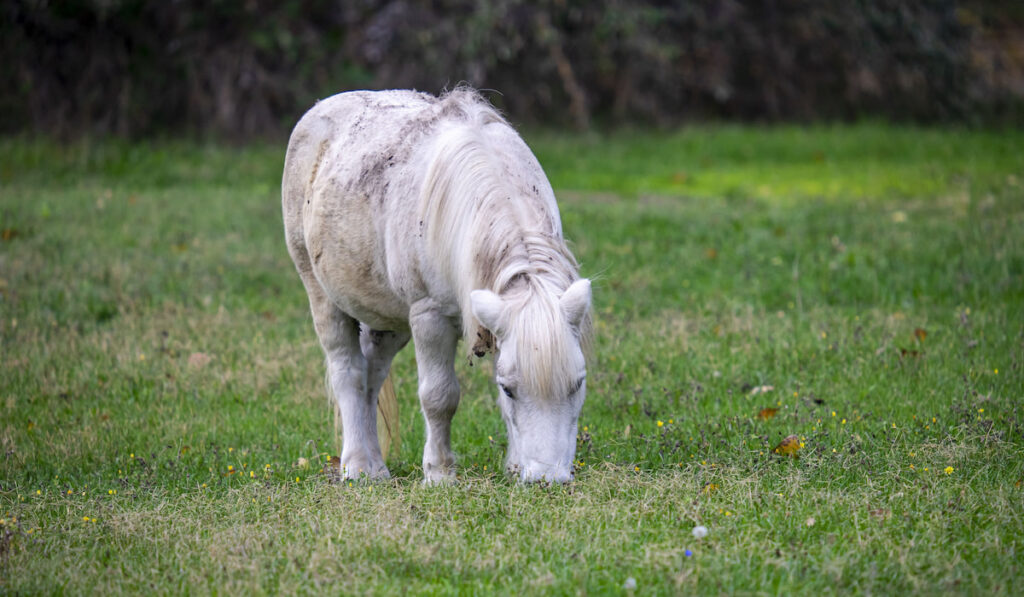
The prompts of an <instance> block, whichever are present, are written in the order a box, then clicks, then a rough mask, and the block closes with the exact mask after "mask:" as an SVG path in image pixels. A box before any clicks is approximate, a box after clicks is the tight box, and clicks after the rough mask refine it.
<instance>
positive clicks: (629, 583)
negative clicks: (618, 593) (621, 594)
mask: <svg viewBox="0 0 1024 597" xmlns="http://www.w3.org/2000/svg"><path fill="white" fill-rule="evenodd" d="M622 588H623V589H626V590H627V591H632V590H634V589H636V579H635V578H633V577H632V576H630V577H629V578H627V579H626V582H624V583H622Z"/></svg>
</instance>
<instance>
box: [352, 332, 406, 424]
mask: <svg viewBox="0 0 1024 597" xmlns="http://www.w3.org/2000/svg"><path fill="white" fill-rule="evenodd" d="M409 337H410V334H409V332H381V331H378V330H372V329H370V328H369V326H366V325H364V326H362V333H361V334H360V335H359V343H360V345H361V346H362V350H363V356H364V357H366V395H367V399H370V398H372V399H373V400H374V404H376V400H377V397H378V396H379V395H380V388H381V386H382V385H384V380H385V379H387V377H388V372H389V371H391V361H392V359H394V358H395V355H396V354H398V351H399V350H402V347H404V346H405V345H406V344H407V343H408V342H409ZM395 422H396V423H397V421H395Z"/></svg>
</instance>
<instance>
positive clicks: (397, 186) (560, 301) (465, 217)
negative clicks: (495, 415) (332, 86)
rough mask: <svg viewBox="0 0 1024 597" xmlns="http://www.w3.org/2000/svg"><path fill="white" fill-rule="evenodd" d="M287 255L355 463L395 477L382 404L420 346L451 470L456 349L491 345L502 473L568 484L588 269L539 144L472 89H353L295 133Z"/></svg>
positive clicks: (425, 385) (431, 428)
mask: <svg viewBox="0 0 1024 597" xmlns="http://www.w3.org/2000/svg"><path fill="white" fill-rule="evenodd" d="M281 186H282V189H281V195H282V204H283V210H284V229H285V238H286V241H287V244H288V252H289V254H290V255H291V257H292V260H293V261H294V262H295V267H296V268H297V269H298V271H299V276H300V277H301V278H302V282H303V284H304V285H305V287H306V293H307V294H308V295H309V304H310V308H311V310H312V313H313V326H314V327H315V329H316V333H317V336H318V337H319V339H320V344H321V345H322V347H323V350H324V353H325V355H326V357H327V368H328V379H329V384H330V388H331V391H332V392H333V397H334V399H335V400H336V401H337V407H338V411H339V412H340V414H341V423H342V453H341V467H342V475H343V476H344V477H346V478H354V477H359V476H360V475H367V476H369V477H371V478H383V477H387V476H388V475H389V473H388V469H387V467H386V466H385V464H384V458H383V457H382V455H381V449H380V445H379V440H378V436H377V427H376V420H377V419H376V416H377V400H378V393H379V392H380V389H381V386H382V384H383V383H384V381H385V379H386V378H387V376H388V371H389V369H390V367H391V360H392V358H393V357H394V356H395V354H396V353H397V352H398V351H399V350H400V349H401V348H402V347H403V346H405V344H406V343H407V342H408V341H409V339H410V337H411V338H412V340H413V345H414V347H415V351H416V366H417V372H418V377H419V398H420V405H421V407H422V410H423V417H424V419H425V420H426V445H425V446H424V449H423V475H424V481H425V482H427V483H435V482H446V481H452V480H454V479H455V459H454V456H453V454H452V450H451V439H450V428H451V420H452V416H453V415H454V414H455V409H456V407H457V406H458V402H459V382H458V380H457V379H456V377H455V368H454V363H455V358H456V344H457V343H458V340H459V337H460V336H462V337H463V338H464V339H465V344H466V346H467V348H470V347H472V348H470V350H471V351H472V352H473V353H475V354H476V356H478V357H480V356H483V355H484V353H485V352H492V351H493V353H494V360H495V363H494V374H495V375H494V379H495V382H496V383H497V386H498V390H499V391H498V403H499V405H500V407H501V412H502V417H503V418H504V420H505V424H506V426H507V429H508V457H507V461H506V468H507V470H509V471H510V472H512V473H513V474H516V475H518V476H519V478H520V479H521V480H523V481H541V480H547V481H554V482H564V481H568V480H570V479H571V478H572V475H573V473H572V471H573V457H574V456H575V453H576V423H577V419H578V418H579V413H580V408H581V407H582V406H583V400H584V396H585V394H586V361H585V358H584V353H585V351H586V346H587V343H588V339H589V336H590V330H591V325H590V294H591V293H590V281H589V280H586V279H581V278H580V277H579V274H578V265H577V263H576V260H575V259H574V258H573V256H572V254H571V253H570V252H569V250H568V248H567V247H566V244H565V241H564V239H563V238H562V225H561V220H560V219H559V214H558V207H557V205H556V203H555V197H554V193H553V192H552V190H551V185H550V184H549V183H548V181H547V178H546V177H545V176H544V172H543V170H542V169H541V166H540V164H539V163H538V162H537V159H536V158H535V157H534V156H533V153H532V152H531V151H530V149H529V148H528V147H527V146H526V143H524V142H523V140H522V138H520V137H519V135H518V134H517V133H516V132H515V130H514V129H513V128H512V127H511V125H509V123H508V122H506V121H505V119H504V118H502V117H501V116H500V115H499V114H498V112H497V111H496V110H495V109H494V108H493V107H491V105H490V104H489V103H487V101H486V100H484V99H482V98H481V97H480V95H479V94H477V93H476V92H475V91H473V90H471V89H466V88H459V89H456V90H454V91H451V92H449V93H447V94H445V95H443V96H442V97H434V96H432V95H428V94H424V93H417V92H413V91H379V92H371V91H354V92H349V93H341V94H338V95H335V96H333V97H330V98H328V99H325V100H323V101H320V102H318V103H317V104H316V105H315V106H314V107H313V108H312V109H310V111H309V112H307V113H306V114H305V116H303V117H302V119H301V120H300V121H299V123H298V124H297V125H296V127H295V130H294V131H293V132H292V135H291V139H290V140H289V142H288V153H287V156H286V157H285V167H284V177H283V181H282V185H281Z"/></svg>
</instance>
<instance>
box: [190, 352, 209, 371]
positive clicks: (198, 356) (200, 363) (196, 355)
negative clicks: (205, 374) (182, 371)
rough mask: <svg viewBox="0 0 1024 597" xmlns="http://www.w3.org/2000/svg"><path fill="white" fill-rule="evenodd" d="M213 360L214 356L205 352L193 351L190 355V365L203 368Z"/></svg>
mask: <svg viewBox="0 0 1024 597" xmlns="http://www.w3.org/2000/svg"><path fill="white" fill-rule="evenodd" d="M212 360H213V357H211V356H210V355H208V354H206V353H204V352H193V353H192V354H190V355H189V356H188V366H189V367H194V368H196V369H202V368H203V367H205V366H206V365H208V364H209V363H210V361H212Z"/></svg>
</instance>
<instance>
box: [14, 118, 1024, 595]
mask: <svg viewBox="0 0 1024 597" xmlns="http://www.w3.org/2000/svg"><path fill="white" fill-rule="evenodd" d="M527 140H528V141H529V142H530V143H531V145H532V146H533V147H534V148H535V150H536V152H537V155H538V157H539V158H540V160H541V162H542V164H544V166H545V168H546V169H547V171H548V174H549V177H550V178H551V180H552V183H553V185H554V186H555V188H556V191H557V192H558V195H559V198H560V201H561V207H562V215H563V221H564V227H565V232H566V235H567V236H568V237H569V238H570V239H572V240H573V241H574V247H575V252H576V255H577V257H578V258H579V260H580V261H581V263H582V265H583V270H584V274H586V275H589V276H592V277H594V278H595V294H594V301H595V304H594V307H595V311H596V320H597V343H596V351H595V352H596V354H595V357H594V361H593V363H592V364H591V366H590V376H589V379H588V384H587V385H588V397H587V403H586V405H585V406H584V409H583V414H582V417H581V420H580V430H581V432H580V438H579V444H578V451H577V458H578V460H579V462H578V466H577V469H578V470H577V474H576V481H575V482H573V483H572V484H569V485H566V486H555V487H541V486H520V485H516V484H515V483H513V482H511V481H510V480H508V479H507V478H506V477H505V476H504V475H503V474H502V473H501V466H502V458H503V454H504V444H505V430H504V425H503V423H502V422H501V418H500V415H499V412H498V410H497V406H496V404H495V403H494V395H495V394H496V390H495V389H494V388H493V387H491V385H490V382H489V381H488V370H489V363H488V362H484V363H482V366H477V367H473V368H470V367H468V366H466V365H465V363H462V364H461V365H460V377H461V379H462V380H463V384H462V385H463V390H464V394H463V402H462V404H461V406H460V410H459V412H458V414H457V415H456V419H455V424H454V428H453V446H454V448H455V451H456V453H457V455H458V458H459V480H460V482H459V483H458V484H457V485H455V486H452V487H424V486H423V485H422V484H421V482H420V481H421V479H422V475H421V472H420V471H419V464H418V463H419V461H420V458H421V449H422V438H423V423H422V420H421V418H420V415H419V412H418V404H417V401H416V390H415V364H414V363H413V359H412V351H411V350H410V349H406V351H404V352H403V353H402V354H400V355H399V357H398V359H397V360H396V364H395V368H394V375H395V380H396V387H397V391H398V398H399V402H400V404H401V406H402V413H401V418H402V420H403V443H402V446H401V449H400V450H399V451H398V453H396V454H392V455H391V457H390V458H389V466H390V468H391V471H392V474H393V475H394V476H395V478H394V479H393V480H392V481H390V482H387V483H377V484H359V483H355V484H352V485H347V484H346V485H340V486H339V485H332V484H331V483H329V481H328V479H327V478H326V476H325V475H323V474H322V473H320V472H319V471H320V467H321V464H322V463H323V462H324V460H325V459H326V458H328V457H329V456H330V455H331V454H332V453H334V450H335V447H334V445H335V444H334V438H333V436H332V425H331V417H330V411H329V410H328V408H327V402H326V399H325V395H324V388H323V357H322V355H321V352H320V348H319V345H318V344H317V341H316V337H315V335H314V333H313V330H312V325H311V321H310V317H309V314H308V305H307V302H306V297H305V294H304V292H303V290H302V286H301V284H300V282H299V279H298V276H297V275H296V273H295V271H294V269H293V267H292V264H291V262H290V260H289V259H288V256H287V253H286V251H285V248H284V242H283V237H282V227H281V217H280V198H279V181H280V169H281V162H282V158H283V151H284V145H283V143H282V144H279V145H274V146H258V147H249V148H244V149H232V148H225V147H210V146H205V145H197V144H190V143H184V142H161V143H157V144H133V145H129V144H125V143H120V142H113V141H111V142H102V143H77V144H70V145H62V144H57V143H53V142H36V141H27V140H0V230H2V240H0V342H2V345H0V357H2V363H0V413H2V417H0V419H2V422H0V446H2V448H3V458H2V460H0V517H2V520H0V593H5V594H33V593H69V594H83V593H95V594H109V593H151V592H156V593H163V594H180V593H199V594H204V593H210V592H215V591H216V592H218V593H228V594H250V593H255V594H266V593H279V592H285V593H315V594H340V593H356V594H404V593H412V594H421V593H432V594H450V593H451V594H487V593H491V592H496V593H500V594H510V593H518V594H524V593H525V594H534V593H542V594H543V593H550V594H572V593H593V594H629V593H635V594H637V595H640V594H672V593H708V594H720V593H741V594H789V593H799V594H807V593H818V592H826V593H828V592H843V593H846V592H862V593H884V594H905V593H917V594H936V593H947V592H952V593H964V594H985V595H988V594H1020V593H1021V592H1022V591H1024V570H1022V563H1024V486H1022V481H1024V371H1022V365H1024V354H1022V353H1024V133H1020V132H1013V133H1001V134H997V133H992V132H979V131H973V132H970V131H959V130H933V129H916V128H891V127H886V126H882V125H871V124H865V125H857V126H844V127H815V128H809V129H804V128H796V127H781V128H749V127H734V126H709V127H699V128H693V129H687V130H684V131H680V132H675V133H649V132H639V131H638V132H620V133H616V134H613V135H611V136H604V137H602V136H597V135H594V136H568V137H567V136H564V135H561V134H555V133H552V132H544V131H539V132H534V133H532V134H528V135H527ZM790 435H796V436H797V438H798V439H797V440H796V441H797V442H798V444H797V445H798V446H799V449H798V451H797V454H796V455H797V456H798V458H790V457H786V456H779V455H774V454H773V449H774V448H775V447H776V446H777V445H778V444H779V443H780V441H781V440H782V439H783V438H784V437H786V436H790ZM300 458H302V459H305V460H304V461H305V462H307V463H308V464H307V465H306V466H300V464H299V463H300ZM695 525H704V526H706V527H707V528H708V529H709V531H710V532H709V534H708V536H707V537H705V538H703V539H696V538H694V537H693V536H692V535H691V531H692V529H693V528H694V526H695ZM629 579H632V582H630V581H629ZM634 582H635V589H633V588H629V587H630V586H632V584H633V583H634ZM624 587H626V588H624Z"/></svg>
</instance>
